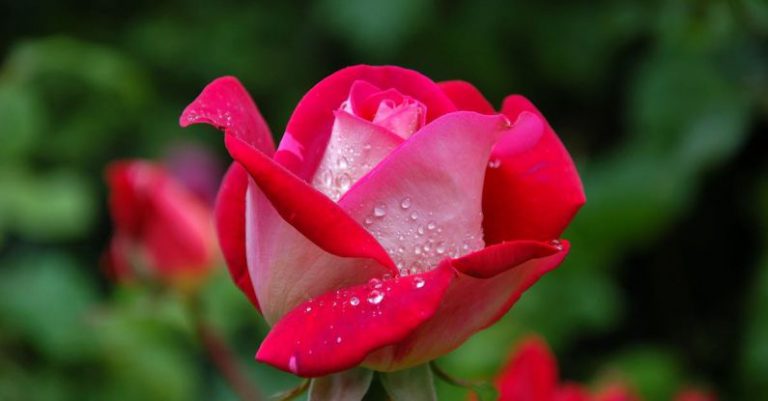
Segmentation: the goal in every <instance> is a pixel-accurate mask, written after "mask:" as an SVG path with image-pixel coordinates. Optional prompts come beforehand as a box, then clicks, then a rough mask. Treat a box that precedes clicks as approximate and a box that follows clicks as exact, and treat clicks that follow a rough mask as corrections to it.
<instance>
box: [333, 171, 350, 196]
mask: <svg viewBox="0 0 768 401" xmlns="http://www.w3.org/2000/svg"><path fill="white" fill-rule="evenodd" d="M336 186H337V187H339V189H340V190H341V192H342V193H343V192H347V191H348V190H349V187H351V186H352V177H350V176H349V174H347V173H343V174H341V175H340V176H338V177H336Z"/></svg>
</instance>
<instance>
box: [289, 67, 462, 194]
mask: <svg viewBox="0 0 768 401" xmlns="http://www.w3.org/2000/svg"><path fill="white" fill-rule="evenodd" d="M355 81H366V82H368V83H370V84H371V85H373V86H376V87H378V88H381V89H382V90H387V89H390V88H394V89H397V90H398V91H399V92H400V93H402V94H403V95H406V96H410V97H412V98H414V99H416V100H418V101H419V102H421V103H422V104H424V105H425V106H426V108H427V122H429V121H431V120H434V119H435V118H437V117H439V116H441V115H443V114H445V113H448V112H451V111H455V110H456V108H455V106H454V105H453V103H452V102H451V100H450V99H449V98H448V97H447V96H446V95H445V94H444V93H443V91H442V90H440V88H439V87H438V86H437V84H435V83H434V82H433V81H432V80H430V79H429V78H427V77H425V76H424V75H421V74H419V73H418V72H416V71H412V70H408V69H405V68H400V67H393V66H385V67H372V66H367V65H358V66H354V67H348V68H345V69H343V70H340V71H337V72H335V73H333V74H332V75H330V76H328V77H327V78H325V79H323V80H322V81H320V82H319V83H318V84H317V85H315V86H314V87H313V88H312V89H310V90H309V92H307V94H306V95H304V97H303V98H302V99H301V102H299V104H298V106H297V107H296V109H295V110H294V112H293V115H291V119H290V121H288V126H287V127H286V130H285V135H284V136H283V140H282V141H281V142H280V146H279V148H278V151H277V153H276V154H275V160H276V161H277V162H278V163H280V164H282V165H283V166H285V167H286V168H287V169H288V170H290V171H291V172H293V173H295V174H296V175H297V176H299V177H300V178H301V179H303V180H305V181H308V180H310V179H311V178H312V177H313V176H314V173H315V170H316V169H317V165H318V163H319V162H320V158H321V157H322V156H323V152H324V151H325V146H326V144H327V142H328V137H329V136H330V133H331V126H332V125H333V111H334V110H337V109H338V108H339V106H340V105H341V103H342V102H343V101H344V100H346V99H347V97H348V96H349V92H350V88H351V87H352V84H353V83H354V82H355Z"/></svg>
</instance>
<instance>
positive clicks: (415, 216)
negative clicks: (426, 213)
mask: <svg viewBox="0 0 768 401" xmlns="http://www.w3.org/2000/svg"><path fill="white" fill-rule="evenodd" d="M418 218H419V214H418V213H416V212H411V220H416V219H418Z"/></svg>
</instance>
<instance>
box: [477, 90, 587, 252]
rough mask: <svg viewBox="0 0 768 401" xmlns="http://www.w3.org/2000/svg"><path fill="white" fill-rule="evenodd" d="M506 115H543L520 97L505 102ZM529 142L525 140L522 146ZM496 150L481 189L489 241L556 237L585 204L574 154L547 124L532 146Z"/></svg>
mask: <svg viewBox="0 0 768 401" xmlns="http://www.w3.org/2000/svg"><path fill="white" fill-rule="evenodd" d="M502 111H503V113H504V114H505V115H506V116H507V117H509V118H516V117H517V116H518V115H520V114H521V113H522V112H530V113H534V114H536V115H537V116H539V117H541V118H542V119H543V117H542V116H541V113H539V111H538V110H536V108H535V107H534V106H533V105H532V104H531V103H530V102H528V100H526V99H525V98H523V97H522V96H517V95H515V96H510V97H508V98H507V99H506V100H505V101H504V106H503V108H502ZM522 145H525V144H522ZM522 145H518V146H505V147H499V148H498V149H494V153H493V154H492V156H491V160H492V163H494V161H497V162H498V165H497V168H489V169H488V173H487V175H486V178H485V182H486V185H485V190H484V192H483V214H484V215H485V219H484V221H483V229H484V232H485V238H486V243H489V244H494V243H498V242H502V241H506V240H512V239H537V240H546V239H549V238H557V237H559V236H560V234H562V232H563V230H564V229H565V227H566V226H567V225H568V223H569V222H570V221H571V219H572V218H573V216H574V215H575V214H576V212H577V211H578V210H579V208H580V207H581V206H582V205H583V204H584V201H585V198H584V190H583V188H582V185H581V180H580V179H579V175H578V173H577V171H576V167H575V166H574V165H573V161H572V160H571V157H570V156H569V155H568V152H567V151H566V150H565V148H564V147H563V145H562V143H561V142H560V140H559V139H558V138H557V135H556V134H555V132H554V131H553V130H552V128H551V127H549V125H546V129H545V132H544V134H543V136H542V137H541V138H540V140H538V141H537V142H536V143H535V144H533V146H530V147H528V148H526V146H522Z"/></svg>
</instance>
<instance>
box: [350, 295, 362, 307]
mask: <svg viewBox="0 0 768 401" xmlns="http://www.w3.org/2000/svg"><path fill="white" fill-rule="evenodd" d="M349 304H350V305H352V306H357V305H360V299H359V298H358V297H352V298H350V299H349Z"/></svg>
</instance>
